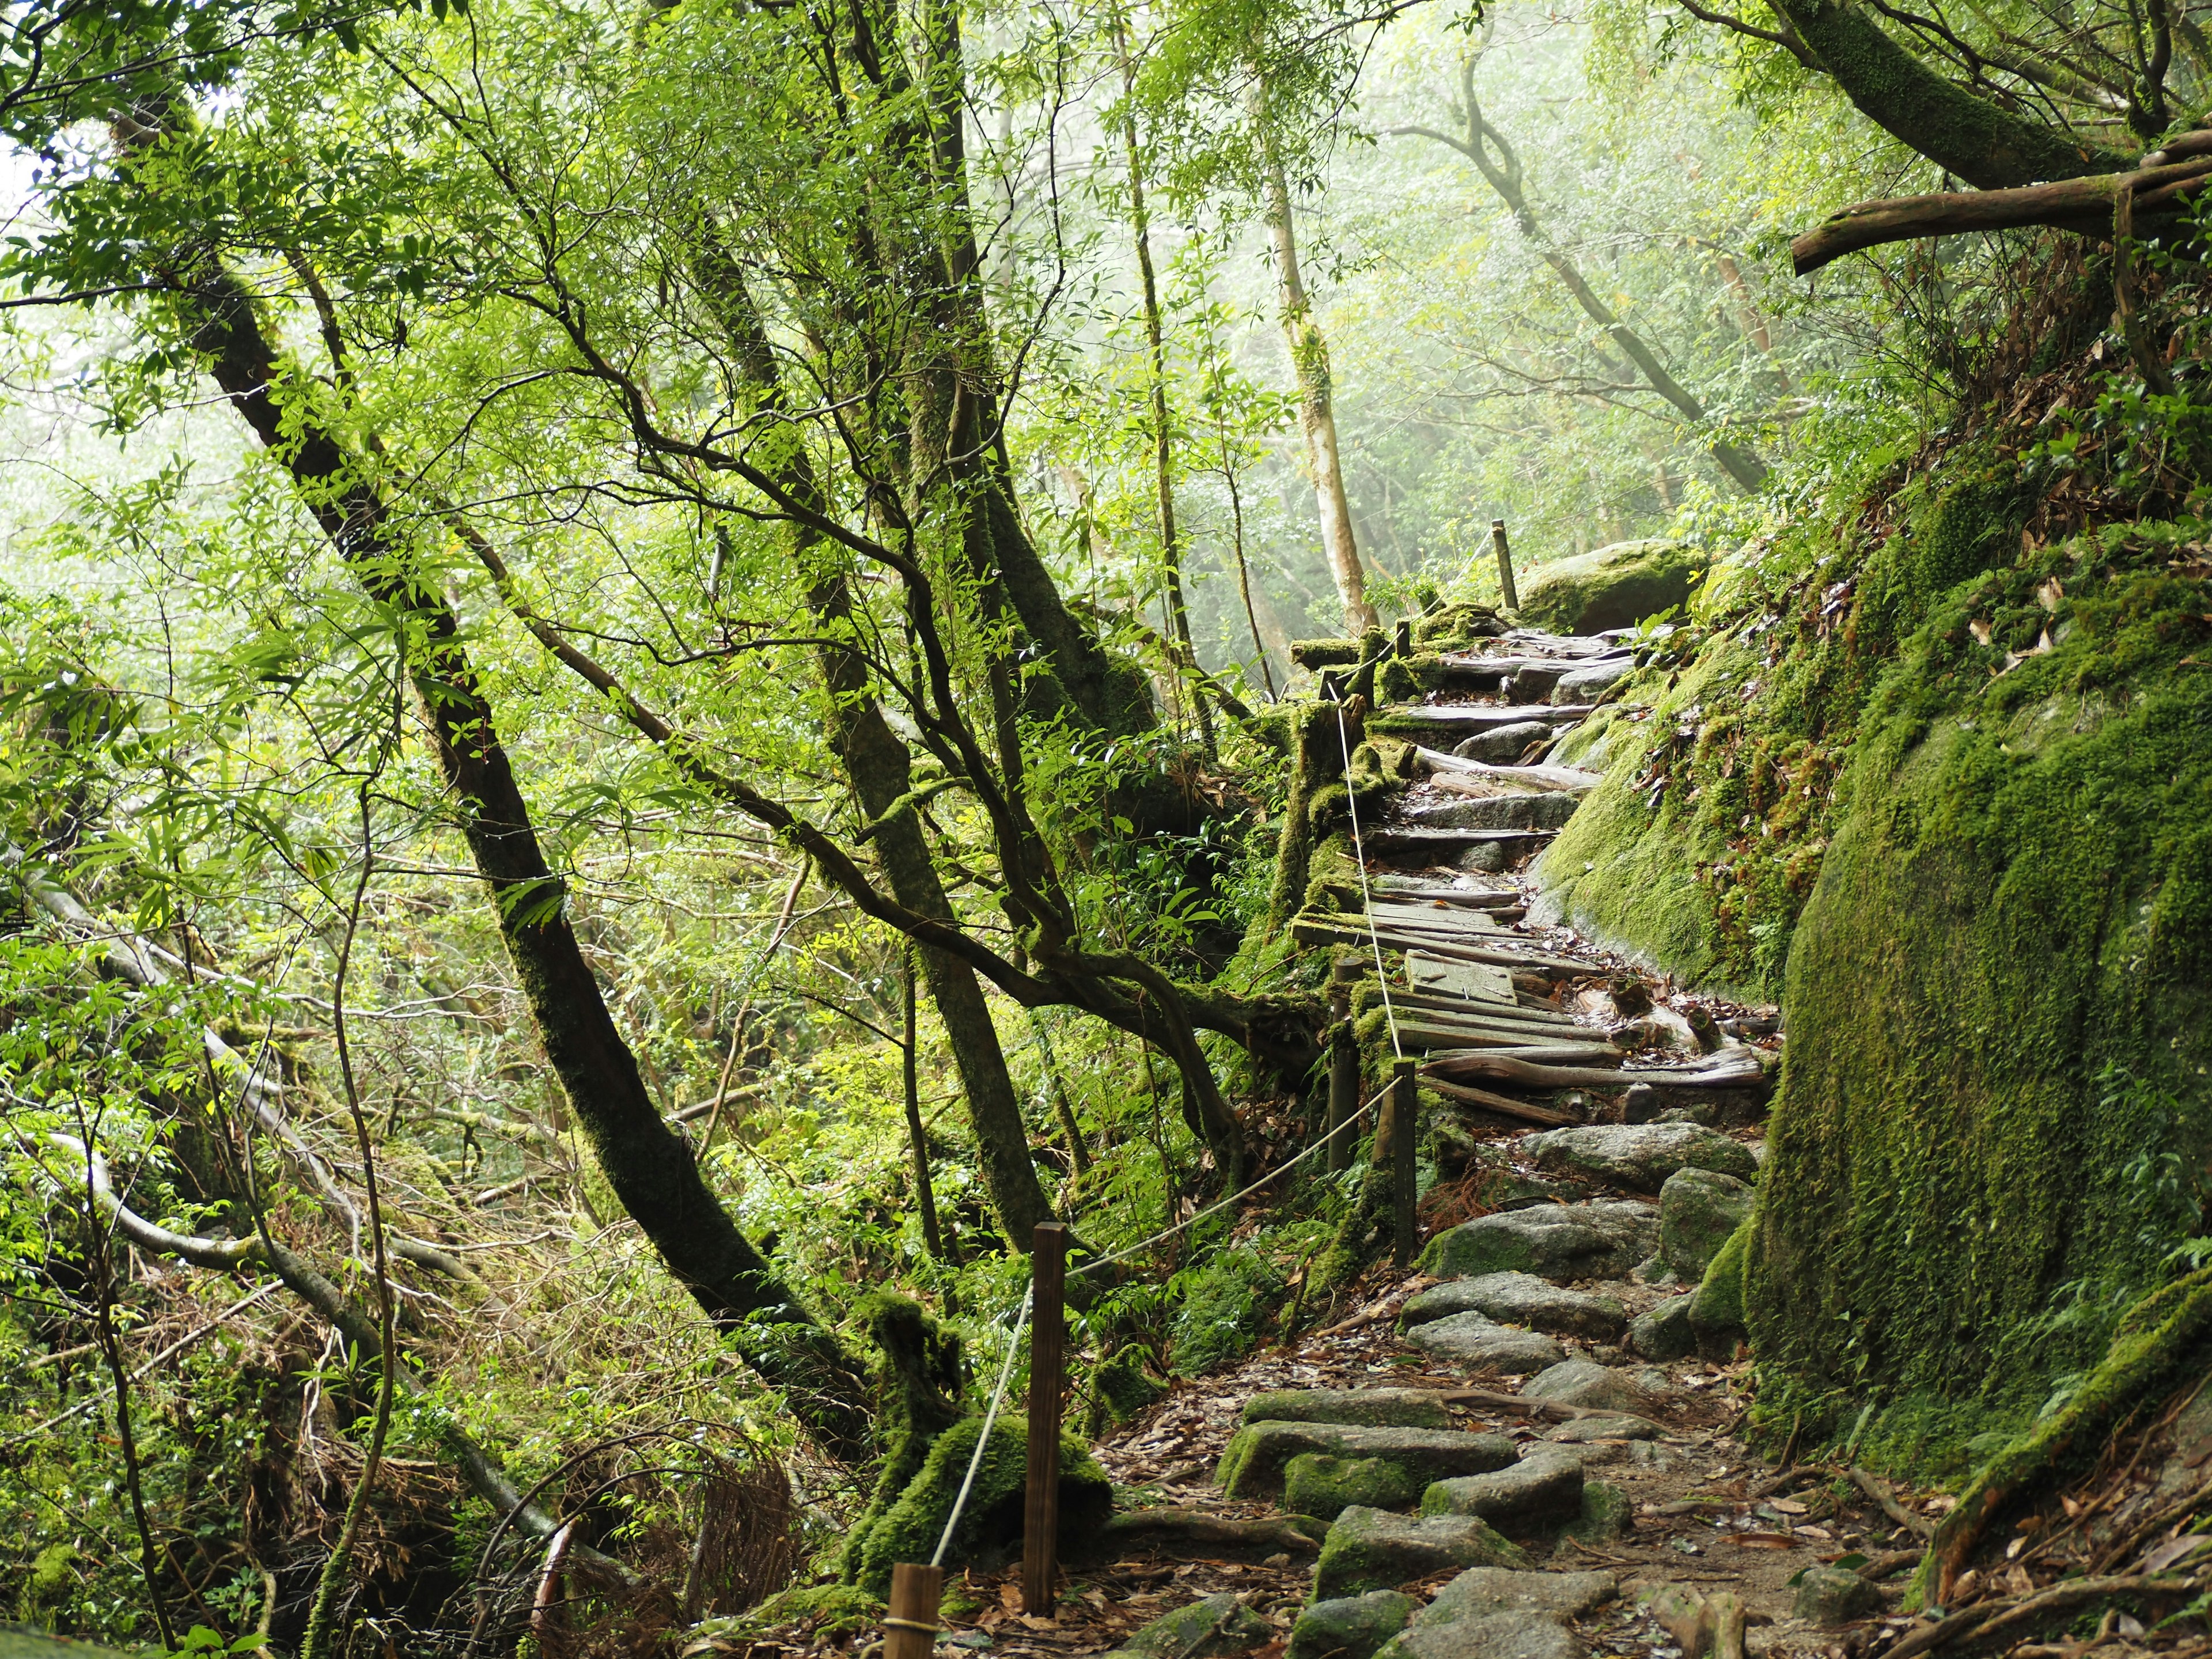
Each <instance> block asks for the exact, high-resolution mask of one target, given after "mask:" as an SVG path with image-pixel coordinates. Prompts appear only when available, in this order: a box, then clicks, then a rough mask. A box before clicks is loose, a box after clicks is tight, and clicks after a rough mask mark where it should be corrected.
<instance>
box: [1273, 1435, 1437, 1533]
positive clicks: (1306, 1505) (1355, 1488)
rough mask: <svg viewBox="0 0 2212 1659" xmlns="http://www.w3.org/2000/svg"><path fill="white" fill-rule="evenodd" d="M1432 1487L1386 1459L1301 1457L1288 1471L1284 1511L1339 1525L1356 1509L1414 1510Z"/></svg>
mask: <svg viewBox="0 0 2212 1659" xmlns="http://www.w3.org/2000/svg"><path fill="white" fill-rule="evenodd" d="M1426 1482H1427V1477H1426V1476H1425V1475H1422V1474H1417V1473H1415V1472H1413V1471H1412V1470H1410V1469H1408V1468H1406V1466H1405V1465H1404V1464H1402V1463H1398V1462H1390V1461H1389V1460H1388V1459H1385V1458H1381V1457H1334V1456H1332V1455H1329V1454H1328V1453H1327V1452H1300V1453H1299V1454H1298V1455H1297V1456H1296V1457H1293V1458H1292V1459H1291V1461H1290V1462H1288V1463H1286V1464H1285V1465H1284V1466H1283V1505H1284V1507H1285V1508H1286V1509H1288V1510H1292V1511H1294V1512H1295V1513H1297V1514H1300V1515H1317V1516H1321V1518H1322V1520H1324V1521H1334V1519H1336V1517H1337V1516H1340V1515H1341V1514H1343V1513H1344V1511H1345V1510H1348V1509H1350V1508H1352V1505H1354V1504H1361V1505H1364V1506H1365V1507H1366V1508H1368V1509H1375V1510H1409V1509H1411V1508H1413V1505H1414V1504H1416V1503H1418V1502H1419V1499H1420V1496H1421V1491H1422V1488H1423V1486H1425V1484H1426Z"/></svg>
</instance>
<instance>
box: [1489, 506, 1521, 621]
mask: <svg viewBox="0 0 2212 1659" xmlns="http://www.w3.org/2000/svg"><path fill="white" fill-rule="evenodd" d="M1490 550H1491V551H1492V552H1493V553H1495V554H1496V555H1498V591H1499V592H1502V593H1503V594H1504V595H1505V608H1506V609H1507V610H1508V611H1518V610H1519V609H1520V608H1521V596H1520V595H1519V594H1518V593H1516V592H1514V591H1513V550H1512V549H1510V547H1508V546H1506V544H1505V520H1503V519H1492V520H1491V521H1490Z"/></svg>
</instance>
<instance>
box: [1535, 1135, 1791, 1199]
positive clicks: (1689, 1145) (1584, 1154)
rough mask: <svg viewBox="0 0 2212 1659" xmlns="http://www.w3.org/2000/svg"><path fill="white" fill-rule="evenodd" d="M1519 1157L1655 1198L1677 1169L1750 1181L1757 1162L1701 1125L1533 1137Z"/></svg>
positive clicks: (1739, 1146) (1736, 1144)
mask: <svg viewBox="0 0 2212 1659" xmlns="http://www.w3.org/2000/svg"><path fill="white" fill-rule="evenodd" d="M1519 1150H1520V1152H1521V1154H1522V1157H1524V1158H1527V1159H1528V1161H1529V1162H1530V1163H1532V1164H1534V1165H1535V1166H1536V1167H1537V1168H1538V1169H1540V1170H1547V1171H1549V1172H1551V1173H1553V1174H1558V1175H1577V1176H1584V1177H1586V1178H1589V1179H1591V1180H1595V1181H1603V1182H1609V1183H1610V1184H1612V1185H1613V1186H1615V1187H1621V1188H1626V1189H1627V1190H1629V1191H1630V1192H1635V1193H1656V1192H1657V1191H1658V1190H1659V1189H1660V1188H1662V1187H1663V1186H1664V1185H1665V1184H1666V1182H1667V1178H1668V1176H1671V1175H1673V1174H1674V1172H1675V1171H1676V1170H1683V1169H1692V1168H1695V1169H1700V1170H1719V1171H1720V1172H1721V1173H1722V1174H1723V1175H1730V1176H1735V1178H1736V1179H1737V1180H1739V1181H1750V1180H1752V1179H1753V1178H1754V1177H1755V1176H1757V1175H1758V1174H1759V1164H1758V1160H1756V1159H1755V1158H1753V1157H1752V1155H1751V1152H1750V1149H1749V1148H1748V1147H1746V1146H1743V1145H1742V1144H1741V1142H1738V1141H1734V1140H1730V1139H1729V1138H1728V1137H1727V1136H1726V1135H1724V1134H1723V1133H1720V1131H1718V1130H1717V1129H1708V1128H1706V1127H1705V1125H1703V1124H1702V1123H1591V1124H1585V1125H1583V1126H1582V1127H1578V1128H1572V1129H1547V1130H1546V1131H1545V1132H1544V1133H1541V1134H1534V1135H1530V1136H1528V1138H1527V1139H1525V1140H1523V1141H1522V1143H1521V1146H1520V1148H1519Z"/></svg>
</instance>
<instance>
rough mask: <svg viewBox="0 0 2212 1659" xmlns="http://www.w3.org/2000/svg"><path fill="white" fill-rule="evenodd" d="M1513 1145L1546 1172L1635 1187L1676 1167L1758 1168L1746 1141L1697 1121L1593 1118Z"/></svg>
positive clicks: (1649, 1187)
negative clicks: (1642, 1120)
mask: <svg viewBox="0 0 2212 1659" xmlns="http://www.w3.org/2000/svg"><path fill="white" fill-rule="evenodd" d="M1617 1052H1618V1051H1616V1053H1617ZM1516 1150H1517V1152H1519V1154H1520V1156H1521V1157H1522V1158H1525V1159H1527V1160H1528V1162H1529V1163H1530V1164H1534V1166H1535V1167H1536V1168H1537V1169H1539V1170H1543V1171H1544V1172H1545V1173H1546V1174H1547V1175H1571V1176H1583V1177H1584V1178H1585V1179H1587V1180H1591V1181H1601V1182H1606V1183H1607V1184H1608V1185H1610V1186H1614V1187H1620V1188H1626V1189H1627V1190H1628V1191H1630V1192H1634V1193H1650V1194H1657V1192H1658V1191H1659V1189H1660V1188H1662V1187H1663V1186H1665V1185H1666V1183H1667V1178H1668V1176H1671V1175H1673V1174H1674V1172H1675V1171H1676V1170H1685V1169H1696V1170H1717V1171H1719V1172H1720V1173H1721V1174H1723V1175H1727V1176H1735V1178H1736V1179H1737V1180H1739V1181H1751V1180H1753V1179H1754V1178H1756V1176H1758V1174H1759V1163H1758V1160H1757V1159H1755V1158H1753V1157H1752V1155H1751V1149H1750V1148H1749V1147H1747V1146H1744V1145H1743V1143H1742V1142H1741V1141H1737V1140H1731V1139H1729V1138H1728V1137H1727V1136H1726V1135H1724V1134H1722V1133H1720V1132H1719V1131H1718V1130H1716V1129H1708V1128H1706V1127H1705V1126H1704V1125H1703V1124H1701V1123H1592V1124H1587V1125H1584V1126H1583V1127H1578V1128H1572V1129H1550V1130H1547V1131H1546V1132H1545V1133H1542V1134H1534V1135H1530V1136H1528V1139H1525V1140H1523V1141H1522V1142H1521V1144H1520V1146H1518V1148H1516Z"/></svg>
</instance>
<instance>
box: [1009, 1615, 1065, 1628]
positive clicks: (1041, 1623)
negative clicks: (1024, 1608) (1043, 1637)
mask: <svg viewBox="0 0 2212 1659" xmlns="http://www.w3.org/2000/svg"><path fill="white" fill-rule="evenodd" d="M1014 1616H1015V1617H1016V1618H1018V1619H1019V1620H1021V1621H1022V1623H1024V1625H1027V1626H1029V1627H1030V1629H1031V1630H1058V1629H1059V1628H1060V1620H1057V1619H1041V1618H1039V1617H1038V1616H1037V1615H1036V1613H1017V1614H1015V1615H1014Z"/></svg>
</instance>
